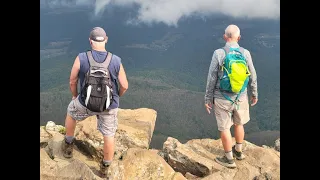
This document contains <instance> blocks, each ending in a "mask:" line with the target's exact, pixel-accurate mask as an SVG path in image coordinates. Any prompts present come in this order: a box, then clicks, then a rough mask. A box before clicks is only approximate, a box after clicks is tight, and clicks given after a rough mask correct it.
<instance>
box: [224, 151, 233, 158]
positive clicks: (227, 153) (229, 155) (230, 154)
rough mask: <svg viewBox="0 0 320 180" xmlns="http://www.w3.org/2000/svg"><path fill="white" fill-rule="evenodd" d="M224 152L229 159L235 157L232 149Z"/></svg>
mask: <svg viewBox="0 0 320 180" xmlns="http://www.w3.org/2000/svg"><path fill="white" fill-rule="evenodd" d="M224 154H225V155H226V157H227V158H228V159H233V154H232V151H229V152H225V153H224Z"/></svg>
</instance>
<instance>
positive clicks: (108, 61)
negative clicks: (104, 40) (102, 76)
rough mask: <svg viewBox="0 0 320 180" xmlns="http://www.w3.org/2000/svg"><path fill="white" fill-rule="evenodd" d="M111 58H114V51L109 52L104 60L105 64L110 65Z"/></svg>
mask: <svg viewBox="0 0 320 180" xmlns="http://www.w3.org/2000/svg"><path fill="white" fill-rule="evenodd" d="M111 59H112V53H111V52H108V55H107V57H106V60H105V61H104V62H103V64H104V66H105V67H108V66H109V64H110V62H111Z"/></svg>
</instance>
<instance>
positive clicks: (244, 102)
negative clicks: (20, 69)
mask: <svg viewBox="0 0 320 180" xmlns="http://www.w3.org/2000/svg"><path fill="white" fill-rule="evenodd" d="M238 106H239V107H238V108H235V110H234V113H233V116H234V117H233V121H234V136H235V139H236V145H235V146H233V147H232V151H233V154H234V156H235V157H236V158H237V159H238V160H242V159H244V158H245V156H244V155H243V153H242V143H243V141H244V134H245V132H244V127H243V125H244V124H246V123H247V122H248V121H249V120H250V116H249V102H248V97H247V96H243V97H242V98H240V99H239V104H238Z"/></svg>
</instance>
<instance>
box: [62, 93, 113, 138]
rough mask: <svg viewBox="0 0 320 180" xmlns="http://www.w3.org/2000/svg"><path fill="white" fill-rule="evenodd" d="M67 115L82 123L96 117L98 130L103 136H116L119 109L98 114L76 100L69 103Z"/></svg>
mask: <svg viewBox="0 0 320 180" xmlns="http://www.w3.org/2000/svg"><path fill="white" fill-rule="evenodd" d="M67 113H68V114H69V115H70V116H71V117H72V118H73V119H74V120H76V121H82V120H84V119H86V118H88V117H89V116H94V115H95V116H96V117H97V120H98V123H97V129H98V130H99V131H100V132H101V133H102V135H103V136H114V135H115V133H116V130H117V128H118V118H117V115H118V108H116V109H110V110H106V111H104V112H100V113H96V112H92V111H90V110H88V109H87V108H86V107H84V106H83V105H82V104H81V103H80V102H79V99H78V98H76V99H74V100H72V101H71V102H70V103H69V106H68V109H67Z"/></svg>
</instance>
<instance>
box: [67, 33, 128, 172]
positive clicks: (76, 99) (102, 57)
mask: <svg viewBox="0 0 320 180" xmlns="http://www.w3.org/2000/svg"><path fill="white" fill-rule="evenodd" d="M107 41H108V36H107V35H106V32H105V31H104V29H103V28H101V27H95V28H93V29H92V31H91V32H90V35H89V43H90V45H91V50H89V51H86V52H81V53H79V54H78V56H77V57H76V58H75V60H74V64H73V66H72V69H71V74H70V91H71V94H72V100H71V102H70V103H69V106H68V108H67V116H66V119H65V127H66V135H65V139H64V141H63V143H62V151H63V155H64V157H66V158H72V156H73V146H74V142H75V138H74V131H75V127H76V122H77V121H82V120H85V119H86V118H88V117H89V116H96V118H97V129H98V130H99V131H100V132H101V133H102V135H103V140H104V145H103V153H104V156H103V159H102V160H101V163H100V170H101V173H102V174H103V175H107V172H108V168H109V166H110V164H111V162H112V160H113V155H114V146H115V140H114V135H115V132H116V130H117V127H118V119H117V113H118V107H119V97H120V96H122V95H123V94H124V93H125V92H126V90H127V89H128V80H127V77H126V73H125V70H124V68H123V65H122V63H121V58H120V57H119V56H117V55H115V54H112V53H111V52H109V51H107V50H106V48H105V45H106V43H107ZM78 81H79V82H80V92H79V93H78V89H77V85H78Z"/></svg>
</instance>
